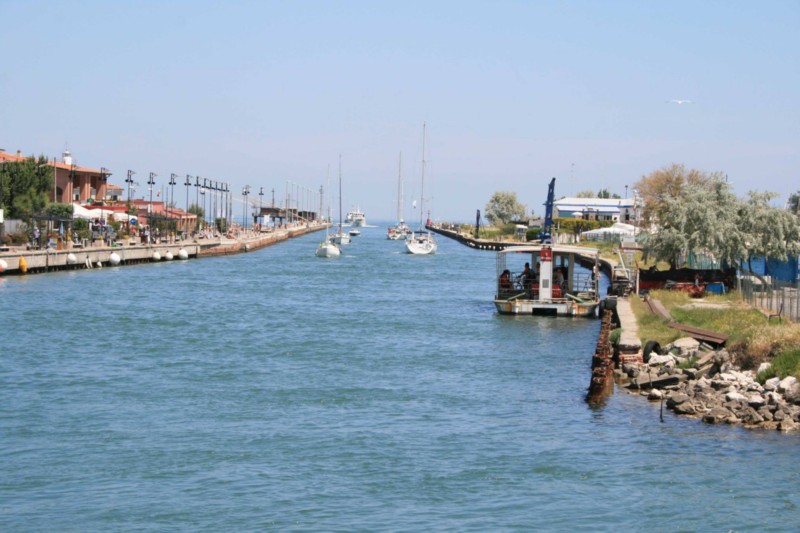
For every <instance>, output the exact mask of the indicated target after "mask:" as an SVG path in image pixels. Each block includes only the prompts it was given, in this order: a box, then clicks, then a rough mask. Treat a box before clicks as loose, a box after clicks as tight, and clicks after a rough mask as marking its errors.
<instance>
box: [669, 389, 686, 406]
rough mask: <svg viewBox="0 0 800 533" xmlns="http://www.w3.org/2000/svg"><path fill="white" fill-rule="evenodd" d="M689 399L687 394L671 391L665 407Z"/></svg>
mask: <svg viewBox="0 0 800 533" xmlns="http://www.w3.org/2000/svg"><path fill="white" fill-rule="evenodd" d="M688 400H689V396H687V395H686V394H683V393H682V392H678V393H673V394H670V395H669V398H667V407H675V406H676V405H680V404H682V403H684V402H686V401H688Z"/></svg>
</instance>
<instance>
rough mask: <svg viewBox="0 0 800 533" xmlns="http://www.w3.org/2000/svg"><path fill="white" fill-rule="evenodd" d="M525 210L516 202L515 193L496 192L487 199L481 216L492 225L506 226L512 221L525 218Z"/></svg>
mask: <svg viewBox="0 0 800 533" xmlns="http://www.w3.org/2000/svg"><path fill="white" fill-rule="evenodd" d="M526 212H527V208H526V207H525V205H523V204H521V203H519V201H518V200H517V193H515V192H503V191H498V192H496V193H494V194H493V195H492V197H491V198H490V199H489V203H487V204H486V207H485V208H484V210H483V216H484V217H485V218H486V220H488V221H489V222H490V223H491V224H492V225H494V226H497V225H502V224H508V223H509V222H511V221H513V220H521V219H524V218H525V216H526V215H525V213H526Z"/></svg>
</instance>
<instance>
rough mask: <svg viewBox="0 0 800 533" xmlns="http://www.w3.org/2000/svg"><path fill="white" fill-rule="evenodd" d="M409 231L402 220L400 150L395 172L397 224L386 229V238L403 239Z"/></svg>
mask: <svg viewBox="0 0 800 533" xmlns="http://www.w3.org/2000/svg"><path fill="white" fill-rule="evenodd" d="M409 233H411V228H409V227H408V226H407V225H406V223H405V221H404V220H403V154H402V152H401V153H400V162H399V164H398V172H397V224H395V225H394V226H392V227H390V228H389V229H388V230H387V232H386V238H387V239H391V240H393V241H398V240H400V239H405V238H406V236H407V235H408V234H409Z"/></svg>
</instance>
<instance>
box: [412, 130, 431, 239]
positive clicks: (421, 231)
mask: <svg viewBox="0 0 800 533" xmlns="http://www.w3.org/2000/svg"><path fill="white" fill-rule="evenodd" d="M424 194H425V124H424V123H423V124H422V186H421V187H420V192H419V232H416V233H415V232H412V233H411V234H410V235H409V236H408V238H406V251H407V252H408V253H410V254H414V255H433V254H435V253H436V248H437V246H436V240H435V239H434V238H433V235H431V231H430V230H427V232H426V231H425V225H424V224H423V222H422V217H423V216H424V215H423V212H424V209H423V206H424V205H425V196H424Z"/></svg>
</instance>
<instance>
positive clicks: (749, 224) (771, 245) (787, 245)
mask: <svg viewBox="0 0 800 533" xmlns="http://www.w3.org/2000/svg"><path fill="white" fill-rule="evenodd" d="M777 196H778V195H777V194H776V193H771V192H764V193H761V192H755V191H750V193H749V199H748V201H747V202H743V203H742V206H741V208H740V222H739V227H740V228H741V229H742V231H743V232H744V233H745V234H746V239H747V242H746V248H747V252H748V253H747V255H746V256H743V257H746V258H748V259H749V258H750V257H769V258H774V259H778V260H785V259H786V257H787V256H788V255H790V254H793V255H797V253H798V252H800V221H798V219H797V217H796V216H795V215H794V214H793V213H791V212H789V211H787V210H785V209H778V208H775V207H772V206H771V205H770V204H769V202H770V200H773V199H774V198H777Z"/></svg>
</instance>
